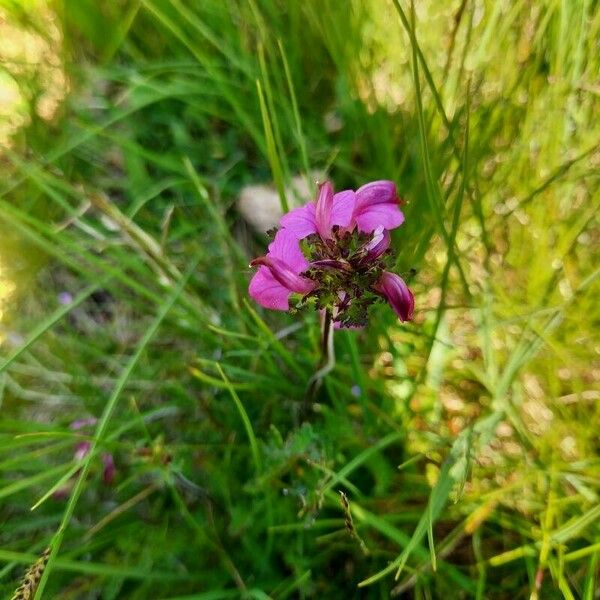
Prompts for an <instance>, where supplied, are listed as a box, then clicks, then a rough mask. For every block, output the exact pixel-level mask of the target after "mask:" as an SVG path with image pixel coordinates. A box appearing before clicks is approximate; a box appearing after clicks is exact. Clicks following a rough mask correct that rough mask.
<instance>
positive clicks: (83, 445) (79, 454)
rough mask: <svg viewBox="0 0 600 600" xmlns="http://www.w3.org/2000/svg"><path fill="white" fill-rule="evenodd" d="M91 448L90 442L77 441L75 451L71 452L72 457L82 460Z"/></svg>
mask: <svg viewBox="0 0 600 600" xmlns="http://www.w3.org/2000/svg"><path fill="white" fill-rule="evenodd" d="M91 448H92V444H91V443H90V442H79V443H78V444H76V446H75V453H74V454H73V458H74V459H75V460H76V461H77V462H79V461H80V460H83V459H84V458H85V457H86V456H87V455H88V454H89V453H90V450H91Z"/></svg>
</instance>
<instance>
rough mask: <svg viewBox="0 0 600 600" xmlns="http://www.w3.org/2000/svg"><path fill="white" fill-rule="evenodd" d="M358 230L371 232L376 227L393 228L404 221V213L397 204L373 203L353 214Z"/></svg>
mask: <svg viewBox="0 0 600 600" xmlns="http://www.w3.org/2000/svg"><path fill="white" fill-rule="evenodd" d="M354 219H355V220H356V225H357V227H358V229H359V231H362V232H363V233H371V232H372V231H375V230H376V229H377V228H378V227H383V228H384V229H395V228H396V227H400V225H402V223H404V214H403V213H402V211H401V210H400V208H399V207H398V205H397V204H391V203H382V204H373V205H371V206H367V207H366V208H363V209H362V210H361V212H359V213H358V214H357V213H355V214H354Z"/></svg>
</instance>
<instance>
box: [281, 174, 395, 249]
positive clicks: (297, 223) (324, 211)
mask: <svg viewBox="0 0 600 600" xmlns="http://www.w3.org/2000/svg"><path fill="white" fill-rule="evenodd" d="M399 203H400V200H399V198H398V193H397V191H396V185H395V184H394V183H393V182H392V181H385V180H382V181H372V182H371V183H367V184H366V185H363V186H362V187H360V188H359V189H358V190H356V192H354V191H352V190H344V191H343V192H338V193H337V194H334V193H333V187H332V185H331V184H330V183H329V182H328V181H327V182H325V183H323V184H322V185H321V186H320V188H319V197H318V198H317V202H316V204H315V203H313V202H311V203H309V204H305V205H304V206H301V207H300V208H295V209H293V210H291V211H290V212H289V213H287V214H285V215H283V217H281V220H280V222H279V224H280V225H281V226H282V227H283V228H284V229H287V230H288V231H289V232H291V233H293V234H294V235H295V236H296V237H297V238H298V239H299V240H301V239H304V238H305V237H308V236H309V235H312V234H314V233H318V234H319V235H320V236H321V238H322V239H323V240H328V239H331V238H332V229H333V227H334V226H335V225H337V226H338V227H341V228H343V229H347V230H348V231H352V230H353V229H354V228H355V227H356V228H358V230H359V231H360V232H362V233H371V232H373V231H375V230H376V229H377V228H378V227H383V228H384V229H388V230H389V229H395V228H396V227H399V226H400V225H402V223H403V222H404V215H403V214H402V211H401V210H400V206H399Z"/></svg>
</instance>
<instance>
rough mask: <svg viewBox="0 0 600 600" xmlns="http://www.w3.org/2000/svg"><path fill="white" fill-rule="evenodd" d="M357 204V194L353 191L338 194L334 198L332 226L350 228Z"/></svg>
mask: <svg viewBox="0 0 600 600" xmlns="http://www.w3.org/2000/svg"><path fill="white" fill-rule="evenodd" d="M355 204H356V194H355V193H354V192H353V191H352V190H344V191H343V192H338V193H337V194H335V196H334V197H333V208H332V209H331V226H332V227H333V226H334V225H339V226H340V227H349V226H350V224H351V223H352V215H353V214H354V208H355Z"/></svg>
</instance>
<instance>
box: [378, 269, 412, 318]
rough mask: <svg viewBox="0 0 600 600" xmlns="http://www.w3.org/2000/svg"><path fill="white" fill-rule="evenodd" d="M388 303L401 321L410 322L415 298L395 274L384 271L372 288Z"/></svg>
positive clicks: (402, 280)
mask: <svg viewBox="0 0 600 600" xmlns="http://www.w3.org/2000/svg"><path fill="white" fill-rule="evenodd" d="M373 287H374V289H375V290H376V291H378V292H379V293H380V294H382V295H383V296H384V297H385V299H386V300H387V301H388V302H389V303H390V306H391V307H392V308H393V309H394V312H395V313H396V314H397V315H398V317H399V318H400V320H401V321H410V320H412V318H413V312H414V309H415V297H414V296H413V293H412V292H411V291H410V290H409V289H408V286H407V285H406V283H405V281H404V279H402V277H400V276H399V275H396V274H395V273H389V272H388V271H384V272H383V273H382V275H381V278H380V279H379V281H378V282H377V283H376V284H375V285H374V286H373Z"/></svg>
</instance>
